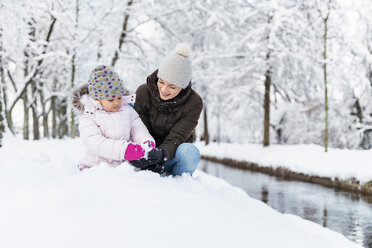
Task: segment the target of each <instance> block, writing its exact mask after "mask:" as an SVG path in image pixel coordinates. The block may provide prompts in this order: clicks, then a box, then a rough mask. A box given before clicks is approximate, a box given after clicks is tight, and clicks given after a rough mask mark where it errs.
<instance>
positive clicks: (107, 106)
mask: <svg viewBox="0 0 372 248" xmlns="http://www.w3.org/2000/svg"><path fill="white" fill-rule="evenodd" d="M97 101H99V102H100V103H101V105H102V107H103V109H104V110H106V111H107V112H116V111H118V110H119V109H120V107H121V103H122V101H121V96H115V97H114V98H112V99H104V100H99V99H98V100H97Z"/></svg>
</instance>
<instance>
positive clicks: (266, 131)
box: [263, 15, 273, 147]
mask: <svg viewBox="0 0 372 248" xmlns="http://www.w3.org/2000/svg"><path fill="white" fill-rule="evenodd" d="M272 19H273V16H272V15H270V16H269V17H268V20H267V24H268V25H267V26H268V27H269V28H270V24H271V21H272ZM266 40H267V44H268V51H267V54H266V62H267V64H268V68H267V70H266V72H265V93H264V137H263V146H264V147H265V146H269V145H270V87H271V67H270V56H271V48H270V47H269V45H270V44H269V41H270V32H269V31H268V34H267V37H266Z"/></svg>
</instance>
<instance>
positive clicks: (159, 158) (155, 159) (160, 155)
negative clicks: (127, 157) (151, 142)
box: [130, 147, 167, 170]
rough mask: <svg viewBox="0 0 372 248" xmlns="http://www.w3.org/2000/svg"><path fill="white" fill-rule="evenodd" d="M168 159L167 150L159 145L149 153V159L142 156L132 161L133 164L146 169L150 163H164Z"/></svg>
mask: <svg viewBox="0 0 372 248" xmlns="http://www.w3.org/2000/svg"><path fill="white" fill-rule="evenodd" d="M166 160H167V156H166V152H165V150H164V149H162V148H161V147H159V148H155V149H154V150H151V151H150V152H149V153H148V155H147V159H145V158H141V159H139V160H132V161H130V163H131V164H132V165H133V166H135V167H137V168H140V169H142V170H144V169H146V168H147V167H149V166H150V165H155V164H163V163H164V162H165V161H166Z"/></svg>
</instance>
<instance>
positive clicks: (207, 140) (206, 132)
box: [203, 102, 209, 145]
mask: <svg viewBox="0 0 372 248" xmlns="http://www.w3.org/2000/svg"><path fill="white" fill-rule="evenodd" d="M203 117H204V134H203V138H204V141H205V145H208V144H209V133H208V115H207V104H206V103H205V102H204V110H203Z"/></svg>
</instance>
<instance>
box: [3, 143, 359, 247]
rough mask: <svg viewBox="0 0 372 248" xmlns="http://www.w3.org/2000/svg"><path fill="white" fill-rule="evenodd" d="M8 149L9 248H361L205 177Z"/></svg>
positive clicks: (77, 148) (71, 150)
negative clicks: (82, 165) (84, 166)
mask: <svg viewBox="0 0 372 248" xmlns="http://www.w3.org/2000/svg"><path fill="white" fill-rule="evenodd" d="M4 143H5V145H4V147H3V148H0V157H1V165H0V247H4V248H11V247H22V248H23V247H27V248H32V247H35V248H36V247H37V248H43V247H48V248H50V247H53V248H57V247H64V248H65V247H70V248H71V247H79V248H80V247H90V248H92V247H110V248H111V247H162V248H166V247H213V248H215V247H234V248H235V247H244V248H246V247H264V248H266V247H267V248H269V247H270V248H272V247H286V248H291V247H293V248H298V247H302V248H305V247H309V248H310V247H311V248H313V247H317V248H322V247H324V248H331V247H335V248H336V247H337V248H342V247H345V248H346V247H347V248H352V247H360V246H358V245H356V244H354V243H352V242H351V241H349V240H347V239H346V238H345V237H344V236H342V235H341V234H338V233H336V232H334V231H331V230H329V229H325V228H323V227H321V226H319V225H317V224H314V223H312V222H310V221H306V220H303V219H301V218H299V217H296V216H293V215H283V214H280V213H279V212H277V211H275V210H273V209H272V208H270V207H269V206H267V205H265V204H264V203H262V202H260V201H258V200H255V199H253V198H250V197H249V196H248V195H247V194H246V193H245V192H244V191H242V190H240V189H238V188H235V187H232V186H231V185H229V184H228V183H226V182H225V181H223V180H221V179H217V178H215V177H213V176H209V175H206V174H204V173H203V172H201V171H197V172H196V173H195V175H194V176H193V177H190V176H188V175H184V176H182V177H177V178H172V177H160V176H159V175H157V174H154V173H150V172H146V171H142V172H135V171H134V169H133V168H132V167H130V166H129V165H128V164H122V165H121V166H119V167H117V168H109V167H107V166H104V165H103V166H100V167H99V168H93V169H89V170H86V171H84V172H79V171H78V170H77V168H76V164H77V162H78V160H79V159H80V158H81V155H82V154H81V153H82V151H83V150H84V148H83V145H82V143H81V142H80V141H79V140H64V141H39V142H26V141H23V140H20V139H16V138H12V137H7V138H6V139H5V142H4Z"/></svg>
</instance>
